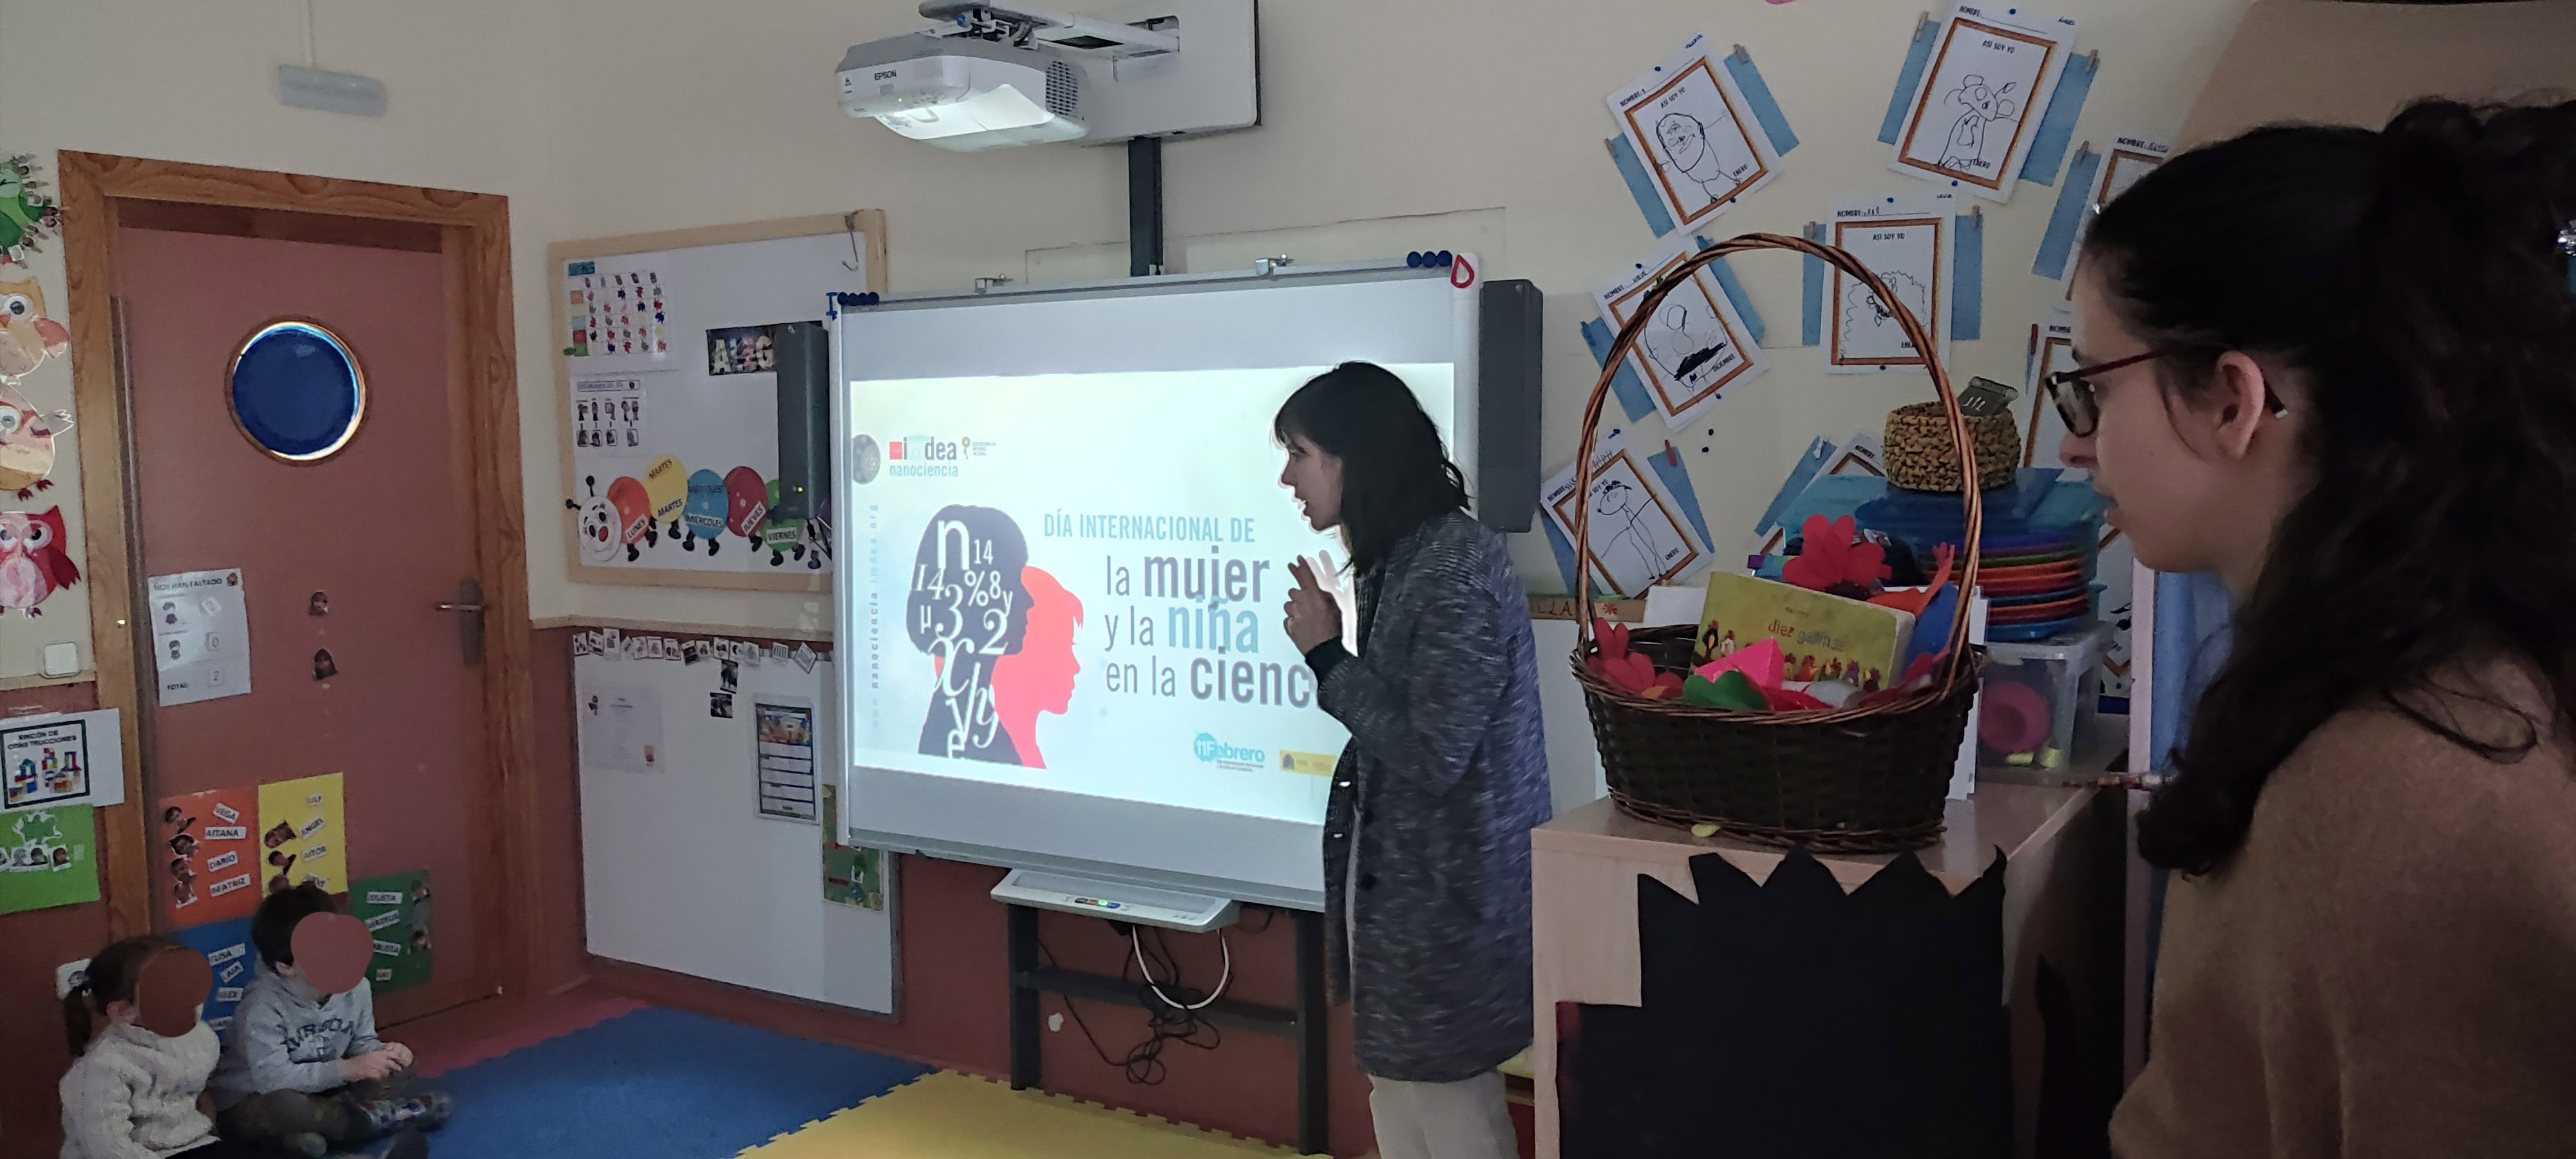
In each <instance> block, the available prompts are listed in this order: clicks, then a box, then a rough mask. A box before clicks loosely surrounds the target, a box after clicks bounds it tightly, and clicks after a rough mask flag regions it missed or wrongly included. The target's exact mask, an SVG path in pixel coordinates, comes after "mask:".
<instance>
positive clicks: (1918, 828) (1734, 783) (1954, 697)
mask: <svg viewBox="0 0 2576 1159" xmlns="http://www.w3.org/2000/svg"><path fill="white" fill-rule="evenodd" d="M1753 250H1789V251H1791V252H1794V253H1799V254H1804V255H1807V256H1810V257H1814V258H1817V259H1820V260H1822V261H1824V262H1825V263H1826V264H1828V265H1831V266H1833V267H1835V268H1836V269H1839V270H1841V271H1843V272H1844V273H1847V274H1850V275H1851V276H1852V277H1854V278H1856V279H1859V280H1860V281H1861V283H1862V284H1864V285H1867V286H1868V287H1869V288H1870V290H1871V292H1873V293H1876V294H1877V295H1878V297H1879V300H1880V301H1882V302H1886V303H1888V304H1889V305H1890V307H1892V308H1893V310H1894V311H1895V314H1896V320H1897V323H1898V324H1899V325H1900V326H1902V327H1904V330H1905V334H1906V337H1907V338H1908V339H1910V340H1912V342H1913V343H1914V348H1915V349H1916V350H1938V349H1939V348H1940V347H1939V345H1938V344H1937V343H1935V342H1934V341H1933V340H1932V335H1931V333H1930V332H1929V331H1927V330H1925V329H1924V326H1923V323H1922V321H1921V320H1920V319H1917V318H1916V317H1914V315H1913V314H1912V313H1911V312H1909V311H1908V310H1907V309H1906V308H1905V306H1904V300H1903V299H1902V298H1900V297H1898V296H1897V295H1896V294H1893V293H1891V292H1889V290H1888V288H1887V285H1886V283H1884V282H1882V281H1880V280H1879V278H1878V275H1876V274H1873V273H1871V272H1870V271H1869V268H1868V267H1866V266H1864V265H1862V264H1861V263H1860V261H1859V259H1857V258H1854V257H1852V256H1851V255H1850V254H1848V253H1845V252H1843V251H1842V250H1839V249H1836V248H1834V247H1832V246H1828V245H1824V244H1822V243H1820V242H1812V241H1808V240H1806V239H1804V238H1794V237H1784V236H1781V235H1778V234H1759V233H1757V234H1746V235H1744V236H1742V237H1738V238H1734V239H1732V240H1730V241H1727V242H1724V243H1722V244H1720V245H1717V246H1713V247H1711V248H1708V249H1704V250H1701V251H1699V252H1698V253H1696V254H1693V255H1691V257H1690V258H1689V259H1687V260H1685V261H1684V262H1683V263H1682V264H1681V265H1680V266H1679V267H1677V268H1675V269H1674V270H1673V271H1672V272H1671V273H1669V274H1667V275H1665V276H1664V277H1663V278H1661V279H1660V280H1658V281H1657V282H1656V283H1655V285H1654V287H1653V288H1652V289H1650V290H1648V291H1647V293H1646V297H1645V299H1644V300H1643V301H1642V302H1640V303H1639V304H1638V306H1637V308H1636V311H1635V313H1634V314H1632V315H1631V316H1630V319H1629V321H1628V324H1627V325H1625V326H1622V327H1620V328H1619V335H1618V337H1617V339H1615V340H1614V341H1613V342H1612V343H1611V347H1610V351H1609V355H1608V357H1607V358H1605V359H1604V360H1603V362H1602V370H1601V377H1600V380H1599V381H1598V382H1596V383H1594V384H1593V387H1592V400H1591V403H1590V404H1589V405H1588V406H1587V407H1586V408H1585V409H1584V412H1583V445H1582V448H1581V449H1580V450H1579V451H1577V452H1576V454H1575V458H1574V461H1575V463H1576V465H1577V467H1576V470H1577V472H1578V478H1577V484H1578V486H1577V488H1576V493H1577V494H1589V493H1590V491H1591V489H1592V478H1591V463H1592V455H1593V446H1594V443H1595V442H1596V441H1597V440H1598V438H1599V434H1600V425H1601V411H1602V406H1603V404H1604V403H1605V402H1606V401H1607V400H1608V399H1609V397H1610V380H1611V377H1612V376H1613V375H1614V374H1616V373H1617V372H1618V369H1619V367H1620V365H1621V364H1622V362H1623V361H1624V360H1625V359H1626V358H1627V357H1628V355H1629V353H1630V351H1631V350H1633V349H1634V348H1635V346H1636V344H1637V336H1638V333H1639V332H1640V331H1641V330H1642V329H1643V327H1644V323H1645V320H1646V319H1648V318H1651V317H1654V315H1655V307H1656V306H1657V305H1659V304H1660V303H1661V302H1662V301H1663V299H1664V297H1665V295H1667V294H1669V293H1671V292H1672V290H1673V289H1674V288H1675V287H1676V286H1678V285H1680V284H1681V283H1683V282H1685V281H1687V280H1689V279H1690V277H1691V276H1692V275H1693V274H1695V273H1697V272H1698V271H1699V269H1700V268H1701V267H1703V266H1706V265H1708V264H1709V263H1711V262H1714V261H1716V260H1718V259H1720V258H1723V257H1725V256H1727V255H1729V254H1738V253H1746V252H1749V251H1753ZM1926 368H1927V369H1929V370H1930V371H1931V373H1932V385H1933V388H1934V389H1935V390H1937V391H1939V392H1940V395H1941V407H1942V410H1943V411H1944V412H1945V413H1946V414H1947V416H1948V419H1949V427H1950V439H1951V445H1952V446H1955V447H1957V448H1960V451H1959V453H1960V456H1961V458H1963V459H1964V460H1965V462H1963V463H1962V464H1961V467H1962V468H1964V470H1963V471H1962V475H1963V476H1964V477H1967V478H1976V477H1977V459H1978V457H1979V455H1978V454H1977V445H1976V440H1975V439H1973V438H1971V437H1970V435H1969V430H1968V420H1967V416H1966V415H1965V414H1963V413H1962V412H1961V411H1960V409H1959V399H1958V395H1957V394H1956V393H1954V392H1953V391H1952V390H1951V387H1950V376H1949V373H1948V372H1947V371H1945V370H1943V369H1942V368H1941V366H1940V365H1939V363H1938V362H1937V361H1929V362H1927V364H1926ZM1961 496H1962V501H1963V502H1964V503H1965V504H1966V505H1967V515H1968V519H1967V538H1966V544H1967V546H1966V548H1965V549H1964V550H1962V551H1961V552H1960V553H1959V554H1960V556H1961V557H1962V558H1963V559H1964V561H1965V566H1964V567H1963V568H1962V570H1961V571H1960V573H1959V574H1958V576H1957V582H1958V584H1959V590H1960V591H1961V592H1962V593H1970V592H1974V591H1975V590H1976V587H1977V555H1978V553H1977V551H1976V548H1975V545H1976V543H1977V541H1978V539H1979V538H1980V536H1981V534H1982V532H1983V531H1984V527H1985V507H1984V503H1983V501H1982V499H1981V497H1980V496H1979V494H1978V491H1977V489H1976V488H1973V487H1971V488H1966V489H1964V490H1963V491H1962V492H1961ZM1591 510H1592V508H1591V505H1590V504H1589V503H1577V504H1576V505H1575V527H1574V542H1575V543H1577V544H1586V543H1589V542H1591V541H1590V540H1589V539H1588V538H1587V536H1588V534H1589V528H1588V524H1589V523H1590V521H1591ZM1580 559H1581V571H1580V574H1579V575H1578V576H1577V580H1578V582H1577V583H1576V585H1575V590H1576V598H1577V601H1578V607H1579V609H1580V611H1579V619H1578V622H1577V625H1576V628H1575V632H1576V636H1575V647H1574V655H1573V657H1572V663H1573V665H1574V678H1575V680H1576V681H1577V682H1578V683H1580V684H1581V685H1582V686H1583V697H1584V702H1585V704H1586V706H1587V707H1588V708H1589V709H1590V710H1591V715H1592V731H1593V735H1594V737H1595V738H1596V739H1598V740H1599V742H1600V747H1601V761H1602V764H1603V766H1604V768H1605V770H1606V772H1607V775H1608V780H1609V783H1610V795H1611V797H1612V799H1614V800H1615V801H1617V802H1618V806H1619V808H1620V809H1622V810H1624V811H1626V812H1628V813H1630V814H1632V815H1635V816H1638V817H1643V818H1646V819H1648V820H1653V821H1661V822H1665V823H1668V824H1675V825H1699V824H1708V825H1714V826H1716V828H1717V830H1718V832H1719V833H1720V834H1722V835H1725V836H1728V837H1734V838H1738V839H1741V840H1746V841H1754V842H1760V843H1762V844H1767V845H1801V846H1805V847H1807V848H1808V849H1811V850H1815V851H1818V852H1837V853H1870V852H1893V851H1897V850H1904V849H1914V848H1919V847H1921V846H1925V845H1929V844H1931V843H1932V842H1933V841H1935V840H1937V839H1938V838H1939V837H1940V835H1941V812H1942V806H1943V803H1944V802H1945V801H1946V800H1947V799H1948V796H1949V785H1950V774H1951V770H1952V769H1953V768H1954V767H1955V765H1956V764H1957V760H1958V752H1959V740H1960V738H1961V736H1962V735H1964V732H1965V729H1966V728H1967V723H1968V709H1969V706H1970V705H1971V704H1972V703H1973V702H1974V700H1975V697H1976V692H1977V676H1978V671H1979V669H1980V667H1981V666H1982V664H1983V655H1982V652H1981V651H1980V650H1978V649H1974V648H1971V647H1968V646H1966V640H1967V634H1968V611H1969V609H1968V601H1967V600H1965V599H1961V600H1959V601H1957V606H1956V611H1955V612H1954V613H1953V614H1952V616H1951V618H1950V632H1949V637H1948V638H1949V642H1950V648H1949V656H1948V658H1947V659H1946V660H1944V661H1943V662H1942V664H1941V665H1940V667H1939V668H1937V669H1936V670H1935V671H1934V673H1933V679H1932V682H1931V686H1930V687H1929V688H1926V689H1923V690H1921V691H1919V692H1917V693H1915V694H1913V695H1910V696H1907V697H1905V698H1903V699H1895V700H1889V701H1886V702H1882V703H1875V704H1869V705H1859V704H1855V705H1853V706H1851V707H1848V708H1836V709H1818V710H1808V711H1798V712H1739V711H1734V710H1730V709H1720V708H1704V707H1701V706H1699V705H1695V704H1684V703H1680V702H1678V701H1667V700H1652V699H1648V698H1646V697H1642V696H1636V695H1633V694H1630V693H1627V692H1624V691H1621V690H1620V689H1619V688H1618V687H1616V686H1615V685H1612V684H1610V683H1608V682H1607V681H1604V680H1602V679H1600V678H1599V677H1596V676H1594V675H1592V673H1591V672H1590V671H1589V670H1588V669H1586V668H1585V666H1584V660H1585V659H1586V658H1587V657H1589V656H1591V655H1593V654H1594V653H1595V652H1596V651H1597V650H1598V648H1599V644H1598V642H1597V641H1595V640H1594V639H1593V635H1592V618H1593V615H1594V601H1593V595H1592V582H1591V578H1592V573H1593V570H1594V568H1595V564H1596V561H1595V560H1593V558H1592V556H1591V553H1590V552H1588V551H1585V552H1582V553H1581V554H1580ZM1694 634H1695V632H1694V629H1693V628H1692V627H1689V626H1684V627H1675V628H1657V629H1647V630H1644V631H1639V632H1636V633H1634V634H1632V635H1631V637H1630V639H1629V647H1630V648H1631V649H1633V650H1636V651H1640V652H1645V653H1647V654H1649V655H1651V656H1652V657H1653V659H1654V660H1655V661H1656V666H1657V667H1659V668H1663V669H1667V670H1687V668H1688V666H1689V663H1690V653H1691V646H1692V642H1693V636H1694Z"/></svg>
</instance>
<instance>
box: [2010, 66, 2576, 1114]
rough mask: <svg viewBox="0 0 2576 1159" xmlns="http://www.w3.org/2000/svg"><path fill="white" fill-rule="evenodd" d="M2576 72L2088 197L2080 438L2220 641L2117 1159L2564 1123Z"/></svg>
mask: <svg viewBox="0 0 2576 1159" xmlns="http://www.w3.org/2000/svg"><path fill="white" fill-rule="evenodd" d="M2571 219H2576V104H2562V105H2555V106H2534V107H2519V108H2502V109H2484V108H2472V107H2468V106H2463V105H2458V104H2452V103H2449V102H2439V101H2437V102H2429V103H2426V104H2422V105H2418V106H2416V107H2414V108H2411V109H2409V110H2407V111H2406V112H2404V113H2402V114H2400V115H2399V116H2398V117H2397V119H2396V120H2394V121H2392V122H2390V123H2389V125H2388V127H2387V128H2386V129H2384V130H2381V131H2378V132H2373V131H2371V130H2368V129H2360V128H2327V127H2320V126H2298V127H2282V128H2270V129H2259V130H2256V131H2254V132H2252V133H2248V134H2246V135H2245V136H2242V137H2238V138H2236V139H2235V140H2232V141H2226V142H2222V143H2219V144H2215V145H2210V146H2207V147H2204V148H2200V149H2195V150H2193V151H2191V152H2189V153H2185V154H2182V155H2181V156H2178V157H2175V158H2174V159H2173V160H2172V161H2170V162H2168V163H2166V164H2165V165H2164V166H2163V167H2162V168H2159V169H2157V170H2156V171H2154V172H2152V173H2150V174H2148V175H2147V176H2146V177H2145V178H2144V179H2142V180H2140V181H2139V182H2138V183H2137V185H2135V186H2134V187H2132V188H2130V189H2129V191H2128V192H2126V193H2123V194H2121V195H2120V196H2119V197H2118V198H2117V199H2115V200H2113V201H2112V202H2111V203H2110V204H2109V205H2108V206H2107V207H2105V208H2104V209H2103V210H2102V214H2101V216H2100V217H2099V218H2097V219H2096V220H2095V221H2094V223H2093V227H2092V229H2091V230H2090V232H2089V233H2088V235H2087V240H2086V242H2085V245H2084V254H2083V262H2082V264H2081V265H2080V266H2079V267H2078V270H2077V276H2076V282H2075V309H2076V325H2075V337H2076V347H2077V350H2078V352H2079V353H2078V354H2077V356H2076V361H2077V362H2078V363H2079V364H2081V365H2080V366H2079V368H2078V369H2075V370H2071V371H2068V372H2066V373H2064V374H2060V375H2057V376H2054V377H2053V378H2052V379H2050V380H2049V382H2048V386H2049V389H2050V390H2051V391H2052V392H2053V393H2054V394H2055V395H2056V397H2057V403H2058V407H2059V409H2060V411H2061V412H2062V413H2063V415H2064V417H2065V419H2066V428H2067V430H2068V432H2069V434H2068V437H2067V439H2066V444H2065V448H2064V452H2063V453H2064V457H2065V460H2066V462H2067V463H2068V465H2070V466H2077V467H2088V468H2091V469H2092V471H2093V481H2094V485H2095V486H2096V487H2097V488H2099V489H2100V490H2101V491H2102V493H2103V494H2105V495H2108V496H2110V498H2111V500H2112V502H2113V504H2114V506H2113V507H2112V508H2111V520H2112V522H2113V523H2115V524H2116V525H2118V526H2119V527H2120V528H2121V529H2122V530H2123V531H2125V532H2127V533H2128V535H2129V538H2130V539H2131V540H2132V541H2133V542H2134V543H2135V544H2136V546H2137V553H2138V562H2140V563H2143V564H2145V565H2147V566H2148V567H2152V568H2155V569H2157V570H2159V571H2181V572H2196V571H2208V572H2216V573H2218V574H2219V575H2220V576H2221V577H2223V578H2224V579H2225V581H2226V584H2227V587H2228V589H2229V592H2230V593H2231V594H2232V595H2233V596H2234V598H2235V601H2236V616H2235V620H2234V623H2233V625H2232V632H2233V644H2232V648H2231V651H2230V653H2229V655H2228V657H2227V659H2226V662H2225V666H2224V667H2223V668H2222V669H2220V671H2219V673H2218V675H2217V678H2216V679H2215V680H2214V681H2213V682H2212V683H2211V684H2210V686H2209V689H2208V690H2207V691H2206V692H2204V693H2203V694H2202V695H2201V697H2200V701H2199V704H2198V705H2197V707H2196V708H2195V709H2194V714H2193V717H2192V719H2191V720H2190V721H2189V729H2190V736H2189V739H2188V740H2187V741H2186V742H2185V743H2184V745H2183V746H2182V748H2181V751H2180V752H2179V753H2178V754H2177V756H2176V759H2175V762H2174V765H2173V769H2174V775H2173V778H2172V780H2170V781H2169V782H2168V783H2166V785H2165V786H2164V787H2163V789H2162V790H2161V791H2159V792H2158V793H2157V795H2156V797H2155V800H2154V802H2153V804H2152V805H2150V806H2149V808H2148V809H2147V811H2146V812H2145V813H2144V814H2143V815H2142V816H2141V817H2140V818H2139V820H2138V850H2139V852H2140V853H2141V854H2142V855H2144V856H2145V858H2146V859H2147V860H2148V861H2150V862H2153V863H2155V864H2157V865H2161V866H2165V867H2168V868H2171V869H2174V870H2177V871H2179V873H2180V876H2179V877H2177V878H2176V879H2175V881H2174V884H2173V887H2172V890H2171V893H2170V894H2169V898H2168V902H2167V907H2166V910H2165V921H2164V941H2163V947H2162V949H2161V951H2160V953H2161V957H2160V958H2159V959H2158V966H2157V970H2156V979H2155V985H2156V993H2155V1013H2154V1025H2153V1027H2152V1030H2151V1032H2150V1036H2149V1044H2148V1049H2149V1055H2148V1060H2147V1065H2146V1069H2145V1070H2144V1071H2142V1072H2141V1073H2140V1074H2139V1075H2138V1078H2137V1081H2136V1082H2135V1083H2134V1084H2132V1085H2131V1086H2130V1087H2129V1090H2128V1094H2127V1096H2126V1097H2125V1098H2124V1099H2123V1100H2122V1101H2121V1103H2120V1108H2119V1112H2118V1114H2117V1116H2116V1117H2115V1118H2114V1120H2113V1121H2112V1124H2111V1143H2112V1148H2113V1150H2114V1151H2115V1152H2117V1153H2118V1154H2119V1155H2121V1156H2123V1157H2124V1159H2164V1157H2167V1156H2173V1157H2176V1159H2180V1157H2184V1156H2204V1155H2269V1156H2277V1157H2280V1159H2359V1157H2366V1156H2411V1155H2478V1156H2482V1157H2495V1156H2542V1155H2549V1156H2560V1155H2567V1154H2569V1153H2570V1148H2571V1147H2576V1098H2570V1097H2569V1096H2570V1092H2571V1091H2576V983H2571V980H2570V978H2569V964H2570V963H2571V962H2576V747H2571V733H2570V729H2571V727H2576V551H2571V550H2570V549H2569V547H2568V539H2569V536H2570V534H2571V533H2576V294H2571V293H2570V292H2569V285H2568V279H2569V271H2568V263H2569V261H2570V259H2571V256H2576V220H2571Z"/></svg>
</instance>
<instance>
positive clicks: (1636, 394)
mask: <svg viewBox="0 0 2576 1159" xmlns="http://www.w3.org/2000/svg"><path fill="white" fill-rule="evenodd" d="M1618 337H1619V332H1618V331H1616V330H1612V329H1611V328H1610V324H1609V323H1608V322H1604V321H1602V320H1601V319H1599V318H1594V319H1592V320H1590V321H1587V322H1585V323H1584V324H1583V344H1584V345H1585V346H1589V347H1591V348H1592V361H1594V362H1596V363H1600V364H1602V365H1604V366H1606V365H1609V362H1610V343H1611V342H1612V341H1614V340H1616V339H1617V338H1618ZM1610 393H1612V394H1615V395H1618V396H1619V409H1620V410H1623V411H1626V412H1628V421H1629V422H1632V423H1633V422H1636V421H1637V420H1639V419H1642V418H1644V417H1646V412H1648V411H1651V410H1653V409H1655V400H1654V397H1653V396H1651V395H1649V394H1647V393H1646V384H1645V383H1644V382H1642V381H1640V380H1639V379H1638V378H1637V364H1636V363H1635V362H1633V361H1630V360H1626V359H1622V360H1620V363H1619V373H1617V374H1614V375H1611V376H1610Z"/></svg>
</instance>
